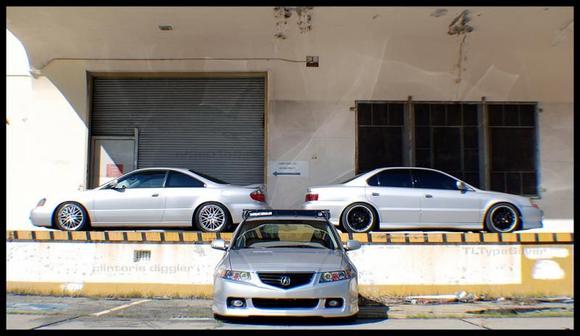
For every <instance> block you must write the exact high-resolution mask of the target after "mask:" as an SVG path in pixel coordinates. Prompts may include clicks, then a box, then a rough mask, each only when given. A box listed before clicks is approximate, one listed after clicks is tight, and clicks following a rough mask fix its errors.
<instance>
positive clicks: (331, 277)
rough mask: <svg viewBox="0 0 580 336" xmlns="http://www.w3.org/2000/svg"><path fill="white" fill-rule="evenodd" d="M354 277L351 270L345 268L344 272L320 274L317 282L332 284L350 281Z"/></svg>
mask: <svg viewBox="0 0 580 336" xmlns="http://www.w3.org/2000/svg"><path fill="white" fill-rule="evenodd" d="M353 276H354V272H353V270H352V269H350V268H347V269H345V270H344V271H334V272H322V274H321V275H320V281H319V282H333V281H340V280H346V279H350V278H352V277H353Z"/></svg>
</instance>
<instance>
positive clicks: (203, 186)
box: [163, 170, 207, 189]
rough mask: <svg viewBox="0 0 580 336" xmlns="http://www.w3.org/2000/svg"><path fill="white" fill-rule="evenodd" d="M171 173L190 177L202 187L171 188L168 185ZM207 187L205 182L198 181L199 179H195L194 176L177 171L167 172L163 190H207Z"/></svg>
mask: <svg viewBox="0 0 580 336" xmlns="http://www.w3.org/2000/svg"><path fill="white" fill-rule="evenodd" d="M171 173H174V174H180V175H183V176H186V177H188V178H190V179H193V180H195V181H197V182H198V183H199V184H200V186H199V187H170V186H168V185H167V183H168V182H169V175H170V174H171ZM206 186H207V184H206V183H205V182H203V181H200V180H198V179H197V178H195V177H194V176H192V175H190V174H185V173H183V172H180V171H177V170H168V171H167V176H166V178H165V183H164V184H163V188H167V189H173V188H175V189H183V188H205V187H206Z"/></svg>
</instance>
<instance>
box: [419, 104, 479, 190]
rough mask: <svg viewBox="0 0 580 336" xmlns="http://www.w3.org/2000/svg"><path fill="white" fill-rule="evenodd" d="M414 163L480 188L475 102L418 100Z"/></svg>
mask: <svg viewBox="0 0 580 336" xmlns="http://www.w3.org/2000/svg"><path fill="white" fill-rule="evenodd" d="M413 110H414V113H415V157H416V159H415V160H416V161H415V166H417V167H428V168H435V169H439V170H442V171H445V172H447V173H449V174H451V175H453V176H456V177H458V178H460V179H462V180H464V181H466V182H467V183H469V184H471V185H474V186H476V187H479V158H478V146H479V140H478V133H477V105H475V104H470V103H450V104H445V103H418V104H415V105H414V107H413Z"/></svg>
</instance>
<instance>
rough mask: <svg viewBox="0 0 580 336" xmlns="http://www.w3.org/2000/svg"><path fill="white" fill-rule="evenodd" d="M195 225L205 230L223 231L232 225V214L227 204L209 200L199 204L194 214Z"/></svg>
mask: <svg viewBox="0 0 580 336" xmlns="http://www.w3.org/2000/svg"><path fill="white" fill-rule="evenodd" d="M194 219H195V220H194V221H195V225H196V226H197V228H198V229H200V230H201V231H203V232H222V231H225V230H227V228H228V227H229V225H230V214H229V212H228V209H226V207H225V206H223V205H221V204H220V203H217V202H207V203H204V204H202V205H200V206H199V208H198V209H197V211H196V212H195V216H194Z"/></svg>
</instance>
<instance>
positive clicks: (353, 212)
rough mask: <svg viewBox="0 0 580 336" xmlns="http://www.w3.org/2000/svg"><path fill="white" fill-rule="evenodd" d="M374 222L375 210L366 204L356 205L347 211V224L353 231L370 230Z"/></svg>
mask: <svg viewBox="0 0 580 336" xmlns="http://www.w3.org/2000/svg"><path fill="white" fill-rule="evenodd" d="M374 222H375V216H374V213H373V211H372V210H371V209H370V208H369V207H367V206H365V205H355V206H353V207H352V208H350V209H349V210H348V211H347V212H346V216H345V224H346V226H348V229H349V230H350V231H352V232H368V231H369V230H370V229H371V228H372V227H373V224H374Z"/></svg>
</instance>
